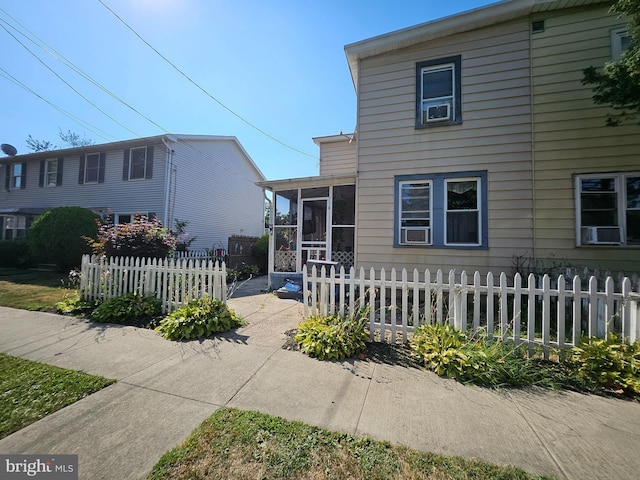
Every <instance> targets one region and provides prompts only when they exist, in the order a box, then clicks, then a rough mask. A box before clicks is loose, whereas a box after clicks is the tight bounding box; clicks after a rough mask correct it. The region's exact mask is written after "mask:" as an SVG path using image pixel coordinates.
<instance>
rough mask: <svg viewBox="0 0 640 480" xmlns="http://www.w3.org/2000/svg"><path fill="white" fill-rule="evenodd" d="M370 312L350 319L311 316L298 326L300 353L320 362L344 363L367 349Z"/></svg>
mask: <svg viewBox="0 0 640 480" xmlns="http://www.w3.org/2000/svg"><path fill="white" fill-rule="evenodd" d="M367 311H368V310H366V309H365V310H361V311H359V312H357V313H355V314H354V315H350V316H348V317H340V316H339V315H330V316H328V317H310V318H309V319H308V320H306V321H304V322H302V323H301V324H300V326H299V327H298V333H297V334H296V336H295V341H296V343H298V344H299V345H300V351H301V352H303V353H306V354H307V355H309V356H311V357H316V358H318V359H320V360H343V359H345V358H349V357H353V356H354V355H357V354H358V353H360V352H363V351H364V350H365V349H366V348H367V344H366V342H367V339H368V336H367V334H366V333H365V330H364V328H365V326H366V324H367V322H368V318H367V317H368V315H367Z"/></svg>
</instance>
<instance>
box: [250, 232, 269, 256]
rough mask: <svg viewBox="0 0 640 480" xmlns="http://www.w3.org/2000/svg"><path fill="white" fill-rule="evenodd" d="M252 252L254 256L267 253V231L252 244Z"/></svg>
mask: <svg viewBox="0 0 640 480" xmlns="http://www.w3.org/2000/svg"><path fill="white" fill-rule="evenodd" d="M253 253H254V254H255V255H256V256H260V255H264V256H266V255H267V254H268V253H269V234H268V233H265V234H264V235H262V236H261V237H260V238H259V239H258V241H257V242H256V243H255V245H254V246H253Z"/></svg>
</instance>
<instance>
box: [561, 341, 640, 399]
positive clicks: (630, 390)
mask: <svg viewBox="0 0 640 480" xmlns="http://www.w3.org/2000/svg"><path fill="white" fill-rule="evenodd" d="M569 362H570V364H571V367H572V368H573V369H574V371H575V379H576V380H577V381H578V382H579V383H580V384H582V387H583V388H585V389H588V390H591V391H595V392H598V391H600V392H602V391H603V390H609V391H614V392H617V393H623V394H630V395H634V394H635V395H640V341H637V342H635V343H634V344H632V345H628V344H625V343H621V342H620V341H618V339H617V337H616V336H615V335H613V334H612V335H611V336H610V337H609V338H608V339H603V338H586V337H585V338H582V339H581V341H580V343H579V345H578V346H576V347H573V348H572V349H571V357H570V360H569Z"/></svg>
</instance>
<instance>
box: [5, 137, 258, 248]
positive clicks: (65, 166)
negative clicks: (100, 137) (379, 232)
mask: <svg viewBox="0 0 640 480" xmlns="http://www.w3.org/2000/svg"><path fill="white" fill-rule="evenodd" d="M0 178H2V179H3V180H4V188H3V189H2V190H1V191H0V239H9V240H11V239H17V238H22V237H24V235H25V233H26V230H27V229H28V227H29V226H30V224H31V222H33V220H34V219H35V218H36V217H37V216H38V215H40V214H42V213H44V212H45V211H46V210H48V209H50V208H53V207H61V206H79V207H84V208H89V209H92V210H94V211H95V212H97V213H99V214H100V215H102V216H103V217H105V218H106V217H107V216H110V217H111V218H112V220H113V221H114V222H115V223H128V222H130V221H131V219H132V218H133V216H134V215H135V214H136V213H141V214H145V215H150V216H151V215H152V216H155V217H158V218H160V220H162V222H163V224H164V225H165V226H168V227H170V228H173V227H175V220H176V219H179V220H184V221H187V222H189V223H188V226H187V230H188V232H189V233H190V234H191V235H192V236H196V237H197V238H196V240H195V242H194V243H193V244H192V245H191V247H192V248H194V249H203V248H226V245H227V239H228V237H229V236H230V235H240V234H241V235H250V236H253V235H255V236H258V235H261V234H262V233H263V231H264V218H263V213H262V212H263V204H264V200H263V192H262V189H260V188H259V187H257V186H256V185H255V182H257V181H260V180H264V176H263V175H262V173H261V172H260V170H259V169H258V167H257V166H256V165H255V164H254V162H253V160H252V159H251V157H249V155H248V154H247V152H246V151H245V150H244V148H243V147H242V145H240V143H239V142H238V140H237V138H235V137H225V136H214V135H171V134H167V135H160V136H155V137H147V138H138V139H133V140H126V141H121V142H114V143H107V144H101V145H91V146H87V147H78V148H69V149H64V150H55V151H48V152H39V153H32V154H26V155H17V156H13V157H9V156H7V157H3V158H0ZM238 192H242V194H239V193H238Z"/></svg>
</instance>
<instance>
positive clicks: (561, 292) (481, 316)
mask: <svg viewBox="0 0 640 480" xmlns="http://www.w3.org/2000/svg"><path fill="white" fill-rule="evenodd" d="M409 277H411V278H409ZM496 280H497V284H496ZM553 283H554V288H552V287H551V279H550V278H549V276H548V275H544V276H542V277H536V276H535V275H533V274H530V275H529V276H528V278H527V279H526V281H525V282H524V283H523V279H522V278H521V276H520V275H519V274H516V275H514V278H513V281H512V282H511V284H509V281H508V277H507V275H506V274H505V273H502V274H500V275H499V276H497V277H495V278H494V275H493V274H491V273H489V274H487V275H486V276H482V275H480V273H478V272H476V273H474V274H473V276H472V277H471V278H470V277H469V276H468V275H467V274H466V272H461V273H460V274H456V272H455V271H454V270H451V271H450V272H449V273H448V275H446V274H444V273H443V272H442V271H441V270H438V271H437V272H435V275H434V274H432V273H431V272H430V271H429V270H426V271H425V272H424V274H421V273H419V272H418V270H417V269H414V270H413V272H412V274H411V275H409V273H408V272H407V271H406V270H402V271H401V272H400V273H398V272H396V270H395V269H392V270H391V272H390V273H389V275H387V272H386V271H385V270H384V269H382V270H380V271H379V273H378V276H376V271H375V270H374V269H373V268H372V269H371V270H370V272H369V275H368V276H367V275H366V274H365V269H364V268H361V269H360V270H358V271H356V270H355V269H354V268H351V269H350V270H349V272H348V273H346V272H345V270H344V269H343V268H341V269H340V271H338V272H336V270H335V268H334V267H331V270H330V271H327V270H325V267H322V269H321V270H317V267H315V266H314V267H313V268H312V270H311V272H309V271H308V270H307V267H306V266H305V267H304V269H303V288H304V316H305V317H308V316H310V315H322V316H326V315H331V314H339V315H346V314H349V313H350V312H355V311H356V310H358V309H362V308H365V307H370V308H369V332H370V338H371V340H372V341H373V340H376V339H377V340H381V341H390V342H391V343H396V342H397V341H403V342H406V341H407V340H408V338H409V337H410V335H411V334H412V333H413V331H414V328H415V327H416V326H418V325H420V324H429V323H434V322H437V323H439V324H443V323H449V324H451V325H453V326H455V327H456V328H459V329H461V330H463V331H467V330H468V329H471V330H473V331H474V332H475V331H478V330H480V329H484V330H486V334H487V335H488V336H489V337H490V338H500V339H502V340H512V341H513V342H514V343H515V344H518V345H519V344H523V343H524V344H526V345H527V346H528V347H529V349H530V351H533V350H534V349H535V347H536V346H542V347H543V349H544V351H545V353H548V349H549V347H556V348H563V347H566V346H573V345H577V344H578V342H579V339H580V338H581V337H582V336H583V335H587V336H591V337H592V336H597V337H606V336H608V335H609V333H616V334H617V335H618V337H619V338H621V339H623V340H624V341H627V342H631V343H633V342H635V341H636V340H638V339H639V338H640V322H638V317H639V316H640V310H639V309H640V293H638V292H637V291H636V292H634V291H632V287H631V281H630V280H629V279H628V278H624V279H622V281H621V287H620V291H619V292H615V291H614V281H613V279H612V278H611V277H609V278H607V279H606V281H605V282H604V285H600V286H599V285H598V282H597V279H596V278H595V277H591V278H590V279H589V280H588V282H587V285H588V288H587V289H586V290H583V289H582V287H581V279H580V278H579V277H578V276H575V277H574V278H573V279H570V280H567V279H565V278H564V277H563V276H562V275H560V276H559V277H558V278H557V279H554V282H553ZM599 287H604V288H599Z"/></svg>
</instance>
